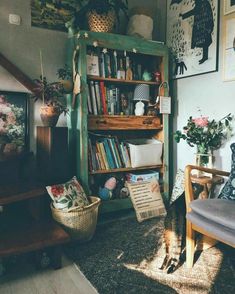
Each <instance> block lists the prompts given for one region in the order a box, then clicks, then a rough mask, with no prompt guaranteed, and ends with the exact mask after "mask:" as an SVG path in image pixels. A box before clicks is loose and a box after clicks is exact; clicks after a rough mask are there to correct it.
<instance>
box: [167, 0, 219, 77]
mask: <svg viewBox="0 0 235 294" xmlns="http://www.w3.org/2000/svg"><path fill="white" fill-rule="evenodd" d="M167 14H168V15H167V19H168V22H167V44H168V46H169V48H170V52H171V59H172V72H171V74H172V77H173V78H175V79H178V78H184V77H189V76H194V75H199V74H204V73H208V72H213V71H216V70H218V19H219V0H167Z"/></svg>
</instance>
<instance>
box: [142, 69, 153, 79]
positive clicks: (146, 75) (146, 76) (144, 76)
mask: <svg viewBox="0 0 235 294" xmlns="http://www.w3.org/2000/svg"><path fill="white" fill-rule="evenodd" d="M142 78H143V80H144V81H151V80H152V77H151V73H150V72H148V71H147V70H144V72H143V75H142Z"/></svg>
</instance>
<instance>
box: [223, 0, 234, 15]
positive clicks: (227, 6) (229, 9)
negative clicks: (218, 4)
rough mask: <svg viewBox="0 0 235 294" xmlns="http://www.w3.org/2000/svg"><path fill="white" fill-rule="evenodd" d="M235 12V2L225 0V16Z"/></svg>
mask: <svg viewBox="0 0 235 294" xmlns="http://www.w3.org/2000/svg"><path fill="white" fill-rule="evenodd" d="M234 11H235V0H224V14H229V13H232V12H234Z"/></svg>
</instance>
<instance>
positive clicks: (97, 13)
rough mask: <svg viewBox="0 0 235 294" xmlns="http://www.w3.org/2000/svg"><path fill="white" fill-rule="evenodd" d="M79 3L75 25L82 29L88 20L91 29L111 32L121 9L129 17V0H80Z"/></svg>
mask: <svg viewBox="0 0 235 294" xmlns="http://www.w3.org/2000/svg"><path fill="white" fill-rule="evenodd" d="M78 4H79V7H80V9H79V10H78V11H77V12H76V14H75V26H77V27H79V28H82V29H83V28H84V27H85V22H86V21H87V22H88V26H89V29H90V30H91V31H94V32H111V31H112V30H113V27H114V24H115V22H116V20H117V21H118V22H119V14H120V11H121V10H122V11H123V13H124V15H125V16H126V17H128V15H127V11H128V6H127V5H128V0H80V1H78Z"/></svg>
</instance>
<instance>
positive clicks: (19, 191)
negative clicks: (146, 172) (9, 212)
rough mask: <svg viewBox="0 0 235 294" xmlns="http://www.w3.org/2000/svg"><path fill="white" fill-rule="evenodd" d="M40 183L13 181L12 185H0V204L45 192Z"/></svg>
mask: <svg viewBox="0 0 235 294" xmlns="http://www.w3.org/2000/svg"><path fill="white" fill-rule="evenodd" d="M46 193H47V192H46V188H45V187H43V185H42V184H35V183H15V184H14V185H6V186H2V185H1V186H0V205H6V204H10V203H13V202H17V201H22V200H26V199H30V198H34V197H38V196H42V195H44V194H46Z"/></svg>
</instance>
